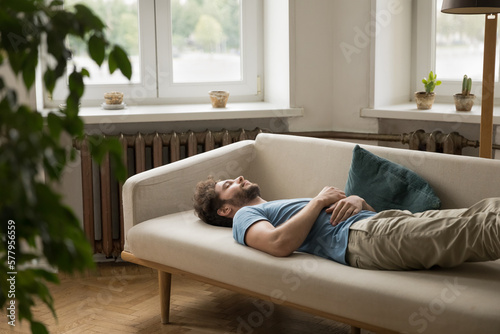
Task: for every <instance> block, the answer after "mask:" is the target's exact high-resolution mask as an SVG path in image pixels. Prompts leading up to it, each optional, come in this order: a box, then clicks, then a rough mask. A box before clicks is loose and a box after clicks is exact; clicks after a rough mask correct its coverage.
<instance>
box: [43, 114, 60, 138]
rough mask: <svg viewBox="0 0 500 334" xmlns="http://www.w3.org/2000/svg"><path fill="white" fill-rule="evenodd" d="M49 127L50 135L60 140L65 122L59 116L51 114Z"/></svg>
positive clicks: (48, 122)
mask: <svg viewBox="0 0 500 334" xmlns="http://www.w3.org/2000/svg"><path fill="white" fill-rule="evenodd" d="M47 126H48V128H49V131H50V134H51V135H52V137H54V138H59V137H60V135H61V132H62V130H63V121H62V120H61V118H60V117H59V116H57V115H56V114H54V113H52V112H51V113H49V114H48V116H47Z"/></svg>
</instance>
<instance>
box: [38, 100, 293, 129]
mask: <svg viewBox="0 0 500 334" xmlns="http://www.w3.org/2000/svg"><path fill="white" fill-rule="evenodd" d="M48 111H49V110H47V111H46V112H47V113H48ZM79 116H80V118H81V119H82V120H83V121H84V123H85V124H101V123H145V122H177V121H207V120H229V119H250V118H281V117H300V116H303V109H302V108H285V107H279V106H276V105H274V104H271V103H267V102H253V103H228V105H227V107H226V108H212V106H211V105H208V104H185V105H145V106H127V107H126V108H125V109H122V110H104V109H102V108H101V107H82V108H80V112H79Z"/></svg>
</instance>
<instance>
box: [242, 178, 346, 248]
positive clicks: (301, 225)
mask: <svg viewBox="0 0 500 334" xmlns="http://www.w3.org/2000/svg"><path fill="white" fill-rule="evenodd" d="M343 198H345V194H344V192H343V191H342V190H340V189H337V188H334V187H325V188H323V190H322V191H321V192H320V193H319V194H318V195H317V196H316V197H314V198H313V199H312V200H311V201H310V202H309V203H308V204H307V205H306V206H305V207H304V208H303V209H302V210H300V211H299V213H297V214H296V215H294V216H293V217H292V218H290V219H289V220H288V221H286V222H285V223H283V224H281V225H280V226H278V227H274V226H273V225H272V224H271V223H270V222H268V221H265V220H261V221H258V222H256V223H254V224H253V225H252V226H250V227H249V228H248V230H247V231H246V235H245V243H246V244H247V245H248V246H250V247H252V248H255V249H258V250H261V251H264V252H266V253H269V254H271V255H274V256H288V255H290V254H291V253H293V252H294V251H295V250H296V249H297V248H299V247H300V245H302V243H303V242H304V240H305V239H306V237H307V235H308V234H309V231H310V230H311V228H312V226H313V224H314V222H315V221H316V219H317V218H318V215H319V214H320V212H321V210H323V209H324V208H325V207H328V206H330V205H332V204H333V203H336V202H337V201H339V200H341V199H343Z"/></svg>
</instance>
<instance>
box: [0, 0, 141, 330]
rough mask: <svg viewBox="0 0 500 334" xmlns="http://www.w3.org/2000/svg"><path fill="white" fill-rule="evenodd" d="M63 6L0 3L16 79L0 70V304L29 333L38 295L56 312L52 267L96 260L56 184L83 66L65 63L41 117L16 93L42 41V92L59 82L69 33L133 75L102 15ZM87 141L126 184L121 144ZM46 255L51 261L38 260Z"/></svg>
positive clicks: (0, 55)
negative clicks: (53, 99)
mask: <svg viewBox="0 0 500 334" xmlns="http://www.w3.org/2000/svg"><path fill="white" fill-rule="evenodd" d="M62 4H63V2H62V1H60V0H52V1H50V2H49V1H42V0H10V1H2V5H1V6H0V36H1V38H0V65H2V66H8V67H10V69H11V70H12V72H13V73H14V74H15V75H17V77H18V78H19V80H20V81H21V83H22V85H23V87H20V85H16V82H15V80H9V79H7V78H8V77H7V76H5V75H4V74H3V73H0V189H1V191H0V222H1V223H0V239H1V240H0V307H1V308H2V309H3V310H4V311H5V310H6V313H7V317H5V316H4V321H6V322H8V324H9V325H10V326H12V327H14V326H15V325H16V324H18V323H19V321H23V320H26V321H28V322H29V323H30V325H31V331H32V332H33V333H42V334H43V333H47V329H46V327H45V325H43V324H42V323H41V322H40V321H38V320H36V319H35V318H34V317H33V314H32V311H31V310H32V308H33V307H34V305H35V302H39V303H44V304H46V305H47V306H48V308H49V309H50V310H51V311H52V312H53V313H54V315H55V309H54V303H53V299H52V296H51V293H50V291H49V289H48V287H47V285H46V284H47V283H49V282H57V281H58V277H57V275H56V273H54V272H53V270H52V268H57V269H58V270H59V272H63V273H73V272H78V271H80V272H82V271H85V270H87V269H88V268H92V267H93V266H94V262H93V259H92V249H91V247H90V245H89V243H88V241H87V239H86V237H85V234H84V233H83V230H82V228H81V224H80V222H79V221H78V218H77V216H76V215H75V214H74V213H73V211H72V210H71V209H70V208H69V207H68V206H67V205H66V204H65V203H64V202H63V199H62V198H61V195H60V194H59V193H58V192H57V190H56V189H57V188H56V186H57V184H58V183H59V182H60V181H61V179H62V177H63V174H64V171H65V167H67V166H68V165H70V164H71V163H72V162H73V163H74V161H75V159H76V155H75V152H74V150H73V148H72V147H68V145H64V144H63V141H62V140H61V139H62V138H65V137H69V138H81V137H82V136H83V135H84V123H83V120H82V119H81V118H80V116H79V115H78V112H79V102H80V98H81V97H82V95H83V92H84V88H85V87H84V83H83V78H84V77H85V76H88V75H89V72H88V71H87V70H86V69H85V68H81V69H77V68H75V67H74V68H72V69H71V68H69V69H68V71H70V73H71V74H70V75H69V78H68V86H69V94H68V96H67V99H66V108H64V110H62V109H61V110H58V111H56V110H54V111H52V112H50V113H48V114H45V116H44V114H42V112H41V110H36V109H34V108H32V107H30V106H28V105H26V104H24V103H23V101H21V100H19V99H18V96H19V94H18V93H19V92H20V91H23V90H29V89H30V88H31V87H33V85H34V83H35V78H36V68H37V66H38V59H39V53H38V51H39V50H40V49H41V46H42V43H43V41H44V40H46V41H47V43H46V44H45V45H46V46H47V54H46V57H48V58H49V59H50V63H49V65H48V66H47V67H46V68H41V69H40V70H41V72H42V78H43V83H44V85H45V87H46V88H47V92H48V93H52V91H53V90H54V86H55V83H56V81H57V80H58V79H59V78H61V79H63V80H64V79H65V78H64V76H65V73H66V72H65V70H66V67H67V64H68V58H69V57H70V55H71V50H70V49H68V46H67V43H66V37H67V36H69V35H71V36H75V37H76V38H79V39H80V40H82V41H83V42H84V43H85V45H87V46H88V53H89V55H90V57H91V58H92V59H93V61H94V62H95V63H96V64H98V65H102V64H103V63H104V62H105V60H107V62H108V65H109V71H110V72H111V73H112V72H113V71H115V70H116V69H119V70H120V71H121V72H122V73H123V74H124V75H125V76H126V77H127V78H129V79H130V77H131V75H132V68H131V64H130V61H129V59H128V56H127V54H126V52H125V51H124V50H123V49H122V48H121V47H119V46H118V45H114V44H111V43H110V42H109V41H108V40H107V39H106V37H105V27H106V26H105V24H104V22H103V21H102V20H101V19H100V18H99V17H98V16H96V15H95V14H94V13H93V12H92V11H91V10H90V9H89V8H88V7H86V6H84V5H75V6H74V9H72V10H67V9H65V8H63V6H62ZM90 146H91V155H92V157H93V158H95V160H97V161H98V162H99V161H102V160H103V158H104V157H105V155H107V154H109V158H110V160H111V161H112V164H113V165H114V166H115V173H116V175H117V179H119V180H121V181H124V180H125V177H126V170H125V166H124V165H123V163H122V160H121V159H122V155H121V146H120V143H119V142H118V141H117V140H109V138H108V139H104V140H103V139H102V138H97V137H93V138H92V140H91V143H90ZM42 174H43V175H44V176H45V180H44V178H43V177H41V175H42ZM44 261H45V263H47V264H48V265H49V266H50V267H46V266H38V265H36V263H40V262H44ZM43 319H45V318H43ZM7 332H9V331H7Z"/></svg>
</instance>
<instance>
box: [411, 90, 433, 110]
mask: <svg viewBox="0 0 500 334" xmlns="http://www.w3.org/2000/svg"><path fill="white" fill-rule="evenodd" d="M435 98H436V93H434V92H430V93H427V92H416V93H415V102H416V103H417V109H420V110H427V109H431V108H432V104H433V103H434V99H435Z"/></svg>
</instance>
